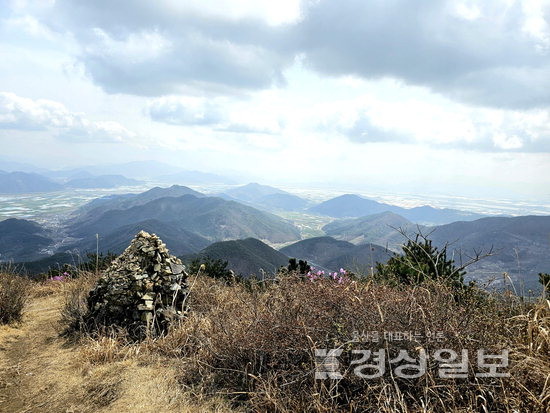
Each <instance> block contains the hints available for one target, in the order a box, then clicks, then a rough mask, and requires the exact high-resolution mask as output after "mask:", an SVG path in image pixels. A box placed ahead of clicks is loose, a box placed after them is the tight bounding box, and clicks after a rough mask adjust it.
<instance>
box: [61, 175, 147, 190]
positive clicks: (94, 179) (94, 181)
mask: <svg viewBox="0 0 550 413" xmlns="http://www.w3.org/2000/svg"><path fill="white" fill-rule="evenodd" d="M142 184H143V181H138V180H136V179H131V178H126V177H125V176H122V175H99V176H85V177H79V178H73V179H70V180H69V181H67V182H66V183H65V187H67V188H84V189H90V188H116V187H119V186H136V185H142Z"/></svg>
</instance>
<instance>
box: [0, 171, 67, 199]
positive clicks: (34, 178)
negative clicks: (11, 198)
mask: <svg viewBox="0 0 550 413" xmlns="http://www.w3.org/2000/svg"><path fill="white" fill-rule="evenodd" d="M62 189H63V185H61V184H59V183H57V182H54V181H52V180H50V179H48V178H46V177H44V176H42V175H38V174H36V173H27V172H4V171H0V194H30V193H36V192H51V191H60V190H62Z"/></svg>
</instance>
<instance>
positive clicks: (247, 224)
mask: <svg viewBox="0 0 550 413" xmlns="http://www.w3.org/2000/svg"><path fill="white" fill-rule="evenodd" d="M150 219H154V220H158V221H161V222H164V223H175V224H177V226H178V228H183V229H186V230H187V231H190V232H193V233H195V234H198V235H200V236H201V237H204V238H207V239H209V240H211V241H224V240H228V239H239V238H247V237H254V238H259V239H266V240H269V241H271V242H274V243H278V242H287V241H293V240H297V239H299V238H300V233H299V230H298V229H297V228H296V227H294V225H292V224H291V223H289V222H287V221H285V220H283V219H282V218H279V217H277V216H275V215H272V214H268V213H266V212H262V211H258V210H256V209H254V208H252V207H249V206H246V205H242V204H239V203H237V202H233V201H225V200H223V199H221V198H213V197H200V198H198V197H196V196H193V195H184V196H181V197H178V198H161V199H156V200H153V201H151V202H148V203H146V204H143V205H139V206H133V207H131V208H128V209H124V210H108V211H106V212H105V213H103V214H100V215H99V216H97V217H94V218H92V217H91V219H90V220H88V221H87V222H85V223H78V222H77V223H73V224H71V225H70V226H69V233H70V234H71V235H72V236H75V237H79V238H80V237H86V236H92V235H95V234H96V233H98V234H100V235H105V234H107V233H109V232H111V231H112V230H113V228H118V227H122V226H126V225H129V224H136V223H138V222H142V221H146V220H150Z"/></svg>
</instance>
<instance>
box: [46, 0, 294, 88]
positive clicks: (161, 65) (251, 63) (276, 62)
mask: <svg viewBox="0 0 550 413" xmlns="http://www.w3.org/2000/svg"><path fill="white" fill-rule="evenodd" d="M193 3H194V2H185V1H184V2H179V1H173V0H161V1H158V2H154V3H151V2H149V1H146V0H136V1H133V0H132V1H130V0H123V1H117V2H115V3H113V2H111V1H107V0H98V1H94V2H89V1H77V2H76V3H75V2H74V1H66V0H58V1H56V2H55V4H54V5H53V6H52V7H51V8H50V9H49V10H47V11H42V12H41V13H40V16H39V18H40V21H41V22H42V23H43V24H45V25H47V26H48V27H49V28H50V29H51V30H54V31H56V32H58V33H66V34H67V35H70V36H73V37H74V39H75V40H76V41H77V43H78V44H79V45H80V50H79V51H78V53H77V59H78V60H79V61H80V62H81V63H82V64H83V65H84V67H85V68H86V71H87V73H88V75H89V76H90V78H91V79H92V80H93V81H94V82H95V83H96V84H97V85H99V86H101V87H102V88H103V89H104V90H105V91H107V92H109V93H127V94H134V95H142V96H161V95H166V94H171V93H181V92H183V93H187V92H196V91H201V92H204V91H207V92H209V93H212V94H235V93H243V91H250V90H257V89H262V88H267V87H270V86H272V85H281V84H284V78H283V75H282V72H283V70H284V68H285V67H286V66H287V65H288V64H290V63H292V59H293V57H292V55H291V54H288V53H287V54H284V53H281V50H280V48H277V47H275V45H276V43H278V42H279V40H278V39H277V37H276V34H277V33H279V31H278V29H277V26H274V25H273V22H269V21H266V20H262V19H261V18H260V17H259V16H254V15H249V14H248V13H245V11H246V8H244V7H240V8H239V7H237V10H241V11H242V13H240V14H237V15H234V13H233V14H232V13H229V14H228V15H227V14H225V13H220V10H219V9H216V8H215V7H197V6H196V3H195V4H193ZM221 3H222V4H221V5H222V6H223V5H224V4H225V7H226V8H228V7H229V8H230V9H231V7H230V6H229V4H228V2H221ZM247 4H250V5H252V2H248V3H247ZM252 9H258V7H252ZM271 9H273V7H271ZM107 10H108V12H107ZM260 16H261V13H260ZM283 17H284V16H281V15H279V17H278V18H277V19H275V20H276V21H280V20H281V19H283ZM283 20H284V19H283ZM278 49H279V50H278Z"/></svg>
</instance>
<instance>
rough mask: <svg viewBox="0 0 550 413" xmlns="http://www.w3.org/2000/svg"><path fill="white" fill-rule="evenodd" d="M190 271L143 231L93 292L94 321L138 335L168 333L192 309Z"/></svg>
mask: <svg viewBox="0 0 550 413" xmlns="http://www.w3.org/2000/svg"><path fill="white" fill-rule="evenodd" d="M187 293H188V290H187V273H186V272H185V267H184V265H183V264H182V262H181V261H180V259H179V258H177V257H174V256H172V255H170V253H169V251H168V249H167V248H166V245H165V244H164V243H163V242H162V241H161V240H160V238H159V237H157V236H156V235H154V234H153V235H151V234H149V233H147V232H145V231H141V232H140V233H139V234H137V235H136V237H135V238H134V239H133V240H132V242H131V244H130V246H129V247H128V248H127V249H126V250H125V251H124V252H123V253H122V255H120V256H119V257H117V258H116V259H115V260H114V261H113V262H112V264H111V265H110V267H109V268H108V269H107V271H106V272H105V273H104V274H103V275H102V277H101V278H100V279H99V281H98V283H97V285H96V287H95V288H94V289H93V290H92V291H91V292H90V294H89V296H88V308H89V312H88V321H90V322H92V323H94V324H96V325H98V326H115V327H122V328H124V329H126V330H127V331H128V333H129V334H130V335H131V336H132V337H134V338H143V337H144V336H146V335H148V334H153V335H159V334H163V333H165V332H166V331H167V330H168V329H169V327H170V324H171V323H172V322H173V321H176V320H178V319H181V318H182V317H183V316H184V314H185V311H186V309H185V308H184V307H185V301H186V297H187Z"/></svg>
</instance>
